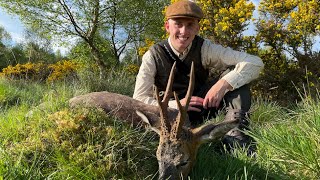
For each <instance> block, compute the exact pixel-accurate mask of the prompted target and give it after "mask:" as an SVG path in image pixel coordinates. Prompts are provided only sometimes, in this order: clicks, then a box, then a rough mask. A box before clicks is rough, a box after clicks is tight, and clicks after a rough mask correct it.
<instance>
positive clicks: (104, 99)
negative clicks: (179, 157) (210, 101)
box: [69, 91, 179, 127]
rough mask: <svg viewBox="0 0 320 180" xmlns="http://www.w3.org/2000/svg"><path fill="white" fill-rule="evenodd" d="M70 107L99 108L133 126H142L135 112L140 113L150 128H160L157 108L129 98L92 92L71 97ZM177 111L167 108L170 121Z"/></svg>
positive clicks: (104, 92)
mask: <svg viewBox="0 0 320 180" xmlns="http://www.w3.org/2000/svg"><path fill="white" fill-rule="evenodd" d="M69 105H70V107H77V106H83V107H95V108H101V109H103V110H104V111H105V112H106V113H110V114H111V115H113V116H115V117H117V118H118V119H119V120H122V121H125V122H128V123H130V124H132V125H134V126H139V125H142V123H143V122H142V121H141V117H140V116H139V115H137V113H136V111H137V110H138V111H141V112H143V114H144V115H145V116H146V117H147V118H148V119H149V120H150V124H151V125H152V127H160V121H158V120H157V119H158V118H159V116H160V112H159V108H158V107H157V106H153V105H148V104H145V103H143V102H141V101H138V100H135V99H133V98H131V97H129V96H124V95H121V94H116V93H111V92H107V91H103V92H92V93H88V94H84V95H80V96H76V97H73V98H71V99H70V100H69ZM178 112H179V111H178V110H177V109H173V108H168V115H169V116H170V117H171V118H170V119H174V118H175V117H176V116H177V114H178Z"/></svg>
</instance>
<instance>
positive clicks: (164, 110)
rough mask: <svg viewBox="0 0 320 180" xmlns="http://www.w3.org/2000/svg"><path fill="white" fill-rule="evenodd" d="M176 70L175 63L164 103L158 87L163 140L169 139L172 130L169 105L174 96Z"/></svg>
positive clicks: (157, 94)
mask: <svg viewBox="0 0 320 180" xmlns="http://www.w3.org/2000/svg"><path fill="white" fill-rule="evenodd" d="M175 69H176V63H174V64H173V66H172V68H171V71H170V76H169V79H168V83H167V87H166V92H165V94H164V97H163V100H162V101H160V97H159V90H158V88H157V87H156V96H157V101H158V104H159V108H160V125H161V135H160V137H161V138H166V137H169V129H170V128H171V126H170V122H169V121H168V103H169V100H170V98H171V95H172V85H173V79H174V71H175Z"/></svg>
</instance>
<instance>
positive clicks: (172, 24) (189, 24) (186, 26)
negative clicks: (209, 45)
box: [165, 18, 200, 53]
mask: <svg viewBox="0 0 320 180" xmlns="http://www.w3.org/2000/svg"><path fill="white" fill-rule="evenodd" d="M165 28H166V30H167V32H168V33H169V36H170V40H171V43H172V45H173V47H174V48H175V49H176V50H177V51H178V52H180V53H182V52H183V51H184V50H185V49H186V48H187V47H188V46H189V45H190V43H191V42H192V40H193V39H194V37H195V36H196V35H197V34H198V32H199V29H200V26H199V22H198V20H197V19H191V18H176V19H169V20H168V21H166V23H165Z"/></svg>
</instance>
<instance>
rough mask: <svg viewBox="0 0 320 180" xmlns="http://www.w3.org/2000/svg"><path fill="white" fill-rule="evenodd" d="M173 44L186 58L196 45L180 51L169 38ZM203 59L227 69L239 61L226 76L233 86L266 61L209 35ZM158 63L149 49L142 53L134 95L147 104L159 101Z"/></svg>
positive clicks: (173, 104)
mask: <svg viewBox="0 0 320 180" xmlns="http://www.w3.org/2000/svg"><path fill="white" fill-rule="evenodd" d="M168 41H169V45H170V47H171V49H172V50H173V52H174V53H175V54H176V55H177V56H178V57H179V58H180V60H182V61H183V60H184V59H185V57H186V56H187V55H188V52H189V50H190V48H191V46H192V44H190V45H189V46H188V47H187V49H186V50H185V51H184V52H183V53H179V52H178V51H176V50H175V49H174V48H173V46H172V44H171V42H170V38H169V39H168ZM201 58H202V59H201V62H202V65H203V67H204V68H205V69H208V70H209V71H210V70H212V69H218V70H224V69H227V67H229V66H232V65H235V68H234V69H233V70H232V71H230V72H229V73H227V74H226V75H225V76H223V77H222V79H224V80H226V81H227V82H228V83H229V84H230V85H231V86H232V88H233V89H237V88H239V87H241V86H243V85H245V84H248V83H250V82H251V81H252V80H254V79H256V78H257V77H258V76H259V73H260V71H261V70H262V68H263V66H264V64H263V62H262V60H261V59H260V58H259V57H257V56H253V55H250V54H248V53H245V52H240V51H235V50H232V49H231V48H225V47H223V46H221V45H217V44H214V43H212V42H211V41H210V40H208V39H205V40H204V42H203V45H202V47H201ZM156 72H157V69H156V63H155V60H154V59H153V57H152V55H151V51H150V50H148V51H147V52H146V53H145V54H144V55H143V57H142V64H141V66H140V69H139V73H138V75H137V78H136V84H135V89H134V94H133V98H134V99H137V100H139V101H142V102H144V103H146V104H151V105H158V102H157V100H156V99H155V98H154V97H153V85H154V82H155V80H154V78H155V75H156ZM169 107H171V108H177V103H176V101H175V100H172V101H169Z"/></svg>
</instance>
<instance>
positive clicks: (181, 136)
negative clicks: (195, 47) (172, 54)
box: [69, 63, 239, 179]
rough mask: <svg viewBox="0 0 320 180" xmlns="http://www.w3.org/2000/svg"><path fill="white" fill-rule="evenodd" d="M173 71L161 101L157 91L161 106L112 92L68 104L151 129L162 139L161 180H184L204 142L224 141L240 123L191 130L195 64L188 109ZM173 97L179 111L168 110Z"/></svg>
mask: <svg viewBox="0 0 320 180" xmlns="http://www.w3.org/2000/svg"><path fill="white" fill-rule="evenodd" d="M174 71H175V63H174V65H173V67H172V69H171V73H170V76H169V80H168V83H167V88H166V92H165V94H164V97H163V99H162V100H160V97H159V93H158V90H157V89H156V95H157V100H158V104H159V105H158V106H153V105H148V104H144V103H143V102H140V101H138V100H135V99H132V98H131V97H128V96H124V95H120V94H115V93H110V92H93V93H89V94H85V95H81V96H77V97H74V98H72V99H70V101H69V104H70V106H71V107H75V106H86V107H98V108H102V109H103V110H104V111H105V112H106V113H109V114H111V115H113V116H115V117H117V118H118V119H120V120H122V121H125V122H128V123H131V124H133V125H135V126H137V125H139V124H140V125H141V124H146V125H148V126H150V127H151V129H152V130H153V131H155V132H156V133H157V134H158V135H159V137H160V140H159V146H158V149H157V153H156V156H157V159H158V164H159V179H180V178H181V179H184V178H186V177H187V176H188V174H189V172H190V170H191V168H192V166H193V163H194V162H195V159H196V155H197V151H198V148H199V146H200V145H201V144H202V143H204V142H207V141H212V140H217V139H219V138H221V137H223V136H224V135H225V134H226V133H227V132H228V131H230V130H231V129H233V128H235V127H237V126H238V124H239V120H238V119H231V120H229V121H223V122H221V123H216V124H214V123H208V124H205V125H202V126H200V127H196V128H191V127H190V126H189V124H190V123H189V119H188V114H187V109H188V104H189V103H190V98H191V95H192V92H193V88H194V79H195V78H194V66H193V64H192V66H191V72H190V80H189V88H188V91H187V94H186V97H187V103H186V106H182V105H181V104H180V101H179V99H178V97H177V95H176V93H173V92H172V84H173V79H174V77H173V76H174ZM172 95H174V97H175V99H176V102H177V104H178V107H179V108H178V110H177V109H172V108H169V107H168V102H169V99H170V98H171V97H172Z"/></svg>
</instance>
